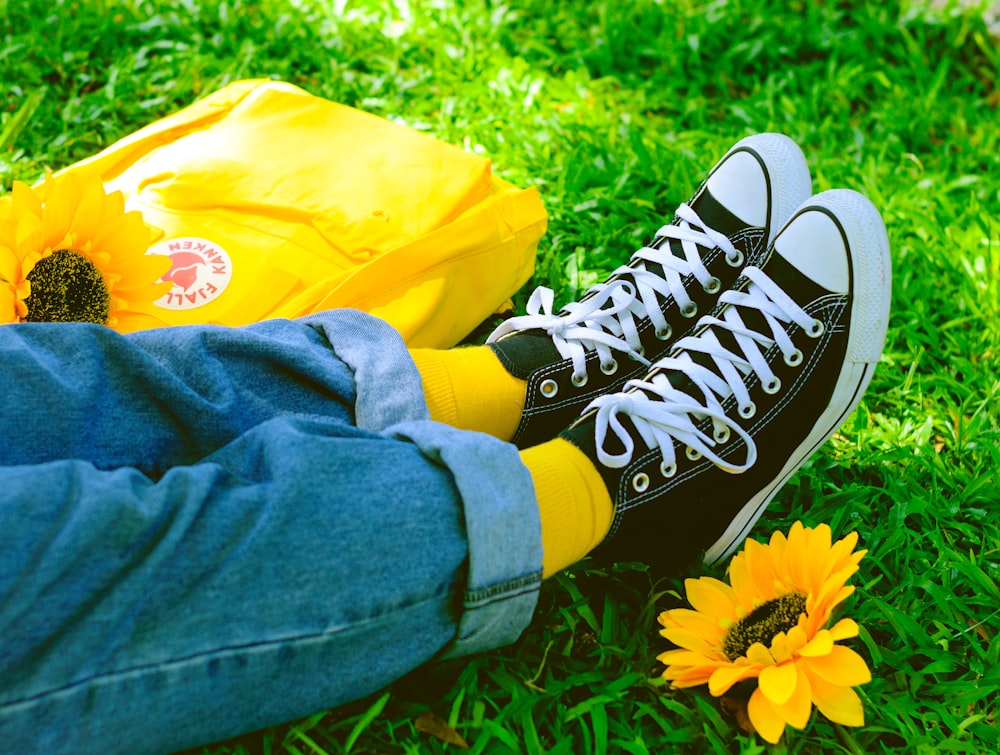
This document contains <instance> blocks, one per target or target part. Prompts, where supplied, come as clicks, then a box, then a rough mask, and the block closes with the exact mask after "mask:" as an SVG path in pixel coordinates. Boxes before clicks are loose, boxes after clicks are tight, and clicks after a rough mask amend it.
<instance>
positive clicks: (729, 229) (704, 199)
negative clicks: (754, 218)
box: [691, 186, 747, 236]
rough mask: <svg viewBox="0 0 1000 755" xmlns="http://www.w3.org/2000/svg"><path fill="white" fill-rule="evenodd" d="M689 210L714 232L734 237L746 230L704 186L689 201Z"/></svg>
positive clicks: (743, 222) (740, 221) (744, 225)
mask: <svg viewBox="0 0 1000 755" xmlns="http://www.w3.org/2000/svg"><path fill="white" fill-rule="evenodd" d="M691 209H692V210H694V211H695V212H696V213H697V214H698V217H700V218H701V219H702V220H703V221H704V222H705V224H706V225H707V226H708V227H709V228H712V229H714V230H716V231H719V232H720V233H722V234H724V235H726V236H735V235H736V234H737V233H739V232H740V231H742V230H744V229H745V228H747V223H746V222H745V221H743V220H740V219H739V218H738V217H736V216H735V215H733V213H731V212H730V211H729V210H727V209H726V208H725V207H724V206H723V205H722V204H720V203H719V201H718V200H717V199H716V198H715V197H714V196H712V192H710V191H709V190H708V187H707V186H706V187H705V188H704V189H702V190H701V191H700V192H699V193H698V194H696V195H695V197H694V199H692V200H691Z"/></svg>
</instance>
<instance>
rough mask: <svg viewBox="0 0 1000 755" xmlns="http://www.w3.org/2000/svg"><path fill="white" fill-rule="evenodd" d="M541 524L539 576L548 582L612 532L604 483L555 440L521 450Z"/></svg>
mask: <svg viewBox="0 0 1000 755" xmlns="http://www.w3.org/2000/svg"><path fill="white" fill-rule="evenodd" d="M521 461H523V462H524V465H525V466H526V467H527V468H528V471H529V472H531V478H532V480H533V481H534V483H535V497H536V498H537V499H538V513H539V516H540V518H541V521H542V576H543V577H551V576H552V575H553V574H555V573H556V572H558V571H560V570H562V569H565V568H566V567H567V566H571V565H572V564H575V563H576V562H577V561H579V560H580V559H581V558H583V557H584V556H586V555H587V554H588V553H590V552H591V551H592V550H594V548H596V547H597V546H598V545H600V543H601V541H602V540H603V539H604V537H605V536H606V535H607V534H608V530H610V529H611V521H612V518H613V516H614V504H613V503H612V502H611V496H609V495H608V490H607V488H606V487H605V485H604V478H602V477H601V473H600V472H598V471H597V468H596V467H595V466H594V465H593V463H592V462H591V461H590V459H588V458H587V456H586V454H584V453H583V451H581V450H580V449H579V448H577V447H576V446H574V445H573V444H572V443H570V442H569V441H568V440H564V439H562V438H556V439H555V440H550V441H548V442H547V443H542V444H541V445H538V446H534V447H532V448H528V449H525V450H524V451H522V452H521Z"/></svg>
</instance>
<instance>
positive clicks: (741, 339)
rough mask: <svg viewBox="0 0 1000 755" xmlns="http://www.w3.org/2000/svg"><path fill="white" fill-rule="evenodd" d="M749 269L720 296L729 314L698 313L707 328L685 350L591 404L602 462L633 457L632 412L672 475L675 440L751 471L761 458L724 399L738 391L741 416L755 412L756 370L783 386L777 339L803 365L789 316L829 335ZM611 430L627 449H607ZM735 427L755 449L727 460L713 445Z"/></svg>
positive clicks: (732, 468) (615, 463) (766, 381)
mask: <svg viewBox="0 0 1000 755" xmlns="http://www.w3.org/2000/svg"><path fill="white" fill-rule="evenodd" d="M743 275H745V276H746V277H747V278H749V279H750V281H751V283H750V285H749V286H748V288H747V290H746V291H745V292H744V291H727V292H726V293H724V294H723V295H722V296H721V297H719V302H720V303H725V304H729V305H731V306H728V307H726V308H725V309H724V310H723V311H722V312H721V313H720V314H721V317H711V316H705V317H702V318H701V320H699V321H698V331H699V334H698V335H696V336H688V337H686V338H682V339H681V340H680V341H678V342H677V344H676V347H675V352H674V353H677V356H669V357H665V358H663V359H661V360H659V361H658V362H656V364H655V365H654V368H655V369H656V371H655V372H654V373H653V374H652V375H651V376H650V377H648V378H647V379H645V380H630V381H629V382H628V383H627V384H626V385H625V389H626V392H625V393H618V394H611V395H605V396H600V397H598V398H597V399H595V400H594V401H592V402H591V403H590V405H589V406H588V407H587V409H588V410H589V409H597V416H596V421H597V434H596V441H597V456H598V459H599V460H600V461H601V463H602V464H605V465H606V466H608V467H613V468H618V467H623V466H625V465H626V464H628V463H629V462H630V461H631V460H632V454H633V452H634V450H635V441H634V440H633V438H632V436H631V435H630V434H629V432H628V431H627V430H626V429H625V427H624V426H623V425H622V423H621V417H622V416H628V417H629V418H630V419H631V422H632V424H633V425H634V426H635V429H636V431H637V432H638V434H639V436H640V437H641V438H642V440H643V441H644V442H645V443H646V445H647V446H648V447H649V448H651V449H653V448H656V449H659V451H660V453H661V454H662V457H663V463H662V465H661V467H660V469H661V471H662V472H663V474H664V475H665V476H668V477H669V476H672V475H673V474H674V472H676V470H677V458H676V454H675V450H674V441H677V442H678V443H679V444H682V445H685V446H687V448H688V454H689V457H690V458H693V459H697V458H698V457H699V455H700V456H704V457H705V458H706V459H708V460H709V461H711V462H712V463H713V464H715V465H716V466H718V467H719V468H721V469H724V470H725V471H727V472H732V473H739V472H744V471H746V470H747V469H749V468H750V467H751V466H753V464H754V462H755V461H756V460H757V447H756V445H755V444H754V442H753V439H752V438H751V437H750V435H749V434H748V433H747V432H746V431H745V430H743V428H742V427H740V426H739V424H737V422H736V421H735V420H734V419H732V418H730V417H728V416H727V415H726V413H725V411H724V409H723V407H722V403H723V402H724V401H725V400H726V399H727V398H729V397H730V396H733V397H735V399H736V407H737V412H738V413H739V414H740V416H742V417H744V418H746V419H749V418H750V417H752V416H753V415H754V413H755V412H756V407H755V406H754V403H753V401H751V399H750V392H749V391H748V390H747V387H746V384H745V382H744V377H745V376H746V375H749V374H750V373H751V372H753V373H754V374H756V376H757V378H758V379H759V380H760V381H761V384H762V385H763V386H765V390H766V391H768V392H770V393H776V392H777V391H778V390H779V389H780V388H781V383H780V381H779V380H778V377H777V376H776V375H775V374H774V372H773V371H772V370H771V367H770V365H769V364H768V363H767V360H766V359H765V357H764V354H765V352H766V351H767V350H768V349H770V348H771V347H772V346H774V345H777V347H778V349H779V350H780V351H781V354H782V357H783V358H784V359H785V362H786V363H787V364H789V365H796V364H799V363H801V361H802V352H801V351H799V350H798V349H797V348H796V347H795V345H794V344H793V343H792V339H791V337H790V336H789V335H788V332H787V331H786V330H785V327H784V326H785V324H788V323H795V324H797V325H799V326H800V327H802V328H803V329H804V330H805V331H806V332H807V333H808V334H809V335H810V336H812V337H818V336H819V335H821V334H822V332H823V326H822V323H821V322H820V321H819V320H816V319H814V318H812V317H810V316H809V315H808V314H807V313H806V312H805V311H804V310H803V309H802V308H801V307H800V306H799V305H798V304H796V303H795V302H794V301H793V300H792V298H791V297H790V296H788V294H786V293H785V292H784V291H782V290H781V288H780V287H779V286H778V284H776V283H775V282H774V281H772V280H771V279H770V278H769V277H768V276H767V275H766V274H765V273H764V272H763V271H762V270H760V269H759V268H756V267H747V268H744V270H743ZM741 308H742V309H753V310H756V311H758V312H759V313H760V314H761V315H763V317H764V320H765V322H766V323H767V325H768V327H769V328H770V330H771V335H765V334H764V333H760V332H756V331H754V330H752V329H750V328H748V327H747V326H746V324H745V323H744V321H743V318H742V317H741V315H740V309H741ZM705 326H710V327H705ZM716 329H718V330H726V331H728V332H729V333H731V334H732V336H733V338H734V339H735V341H736V344H737V345H738V346H739V350H740V351H741V352H742V354H737V353H735V352H733V351H730V350H729V349H727V348H725V347H724V346H723V345H722V343H721V342H720V341H719V338H718V336H717V335H716V332H715V330H716ZM691 353H701V354H705V355H707V356H709V357H710V358H711V361H712V363H713V364H714V365H715V369H714V370H713V369H709V368H708V367H706V366H705V365H702V364H698V363H697V362H695V361H694V360H693V359H692V358H691V356H690V354H691ZM667 371H673V372H675V373H676V372H680V373H683V374H684V375H685V376H686V377H687V378H688V380H690V381H691V384H692V385H693V386H694V387H695V388H697V389H698V391H699V392H700V393H701V395H700V396H698V397H695V396H691V395H689V394H688V393H685V392H683V391H681V390H678V389H677V388H674V387H673V386H672V385H671V384H670V381H669V380H668V379H667V375H666V374H664V373H665V372H667ZM706 418H711V420H712V434H711V435H709V434H707V433H706V432H704V431H703V430H700V429H699V428H698V423H700V422H703V421H704V420H705V419H706ZM609 431H610V432H611V433H612V434H613V435H614V436H615V437H616V438H617V439H618V440H619V441H620V443H621V445H622V446H623V447H624V451H622V452H621V453H619V454H610V453H608V452H607V451H606V450H605V449H604V445H605V440H606V439H607V436H608V432H609ZM731 433H735V434H736V435H737V436H738V437H739V438H741V439H742V440H743V442H744V443H746V446H747V456H746V460H745V461H744V462H743V463H742V464H735V463H733V462H730V461H727V460H725V459H723V458H722V457H721V456H719V455H718V454H717V453H716V452H715V451H714V450H713V449H715V448H716V447H717V446H718V445H721V444H723V443H726V442H727V441H728V440H729V438H730V434H731Z"/></svg>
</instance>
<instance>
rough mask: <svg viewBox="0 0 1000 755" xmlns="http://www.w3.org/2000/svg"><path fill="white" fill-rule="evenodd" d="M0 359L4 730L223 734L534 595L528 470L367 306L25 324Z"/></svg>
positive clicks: (108, 740)
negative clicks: (454, 414)
mask: <svg viewBox="0 0 1000 755" xmlns="http://www.w3.org/2000/svg"><path fill="white" fill-rule="evenodd" d="M0 364H2V365H3V372H2V378H0V380H2V387H0V428H2V433H3V437H4V442H3V443H0V465H2V466H0V752H12V753H13V752H16V753H32V752H44V753H59V752H69V753H88V752H94V753H116V752H122V753H145V752H169V751H172V750H176V749H180V748H183V747H188V746H192V745H195V744H198V743H202V742H209V741H213V740H217V739H221V738H225V737H229V736H233V735H235V734H238V733H241V732H245V731H250V730H253V729H257V728H260V727H262V726H266V725H269V724H274V723H278V722H281V721H287V720H291V719H293V718H297V717H300V716H304V715H307V714H309V713H311V712H315V711H319V710H323V709H326V708H331V707H335V706H337V705H339V704H342V703H345V702H348V701H350V700H353V699H357V698H358V697H361V696H364V695H365V694H368V693H370V692H373V691H376V690H378V689H379V688H380V687H382V686H384V685H386V684H388V683H389V682H391V681H393V680H395V679H396V678H398V677H400V676H401V675H403V674H405V673H406V672H408V671H410V670H411V669H413V668H415V667H417V666H419V665H420V664H422V663H424V662H426V661H428V660H431V659H432V658H435V657H443V656H454V655H460V654H463V653H469V652H475V651H478V650H482V649H486V648H489V647H496V646H499V645H502V644H505V643H508V642H511V641H512V640H514V639H515V638H516V637H517V636H518V634H519V633H520V632H521V631H522V630H523V628H524V626H525V625H526V623H527V621H528V618H529V617H530V615H531V612H532V610H533V608H534V603H535V598H536V595H537V588H538V584H539V581H540V569H541V538H540V531H539V523H538V513H537V505H536V503H535V500H534V492H533V488H532V484H531V479H530V475H529V474H528V472H527V470H526V469H525V468H524V467H523V465H521V463H520V460H519V457H518V454H517V451H516V449H514V447H513V446H510V445H508V444H505V443H501V442H500V441H497V440H495V439H493V438H490V437H488V436H485V435H481V434H478V433H468V432H462V431H458V430H455V429H453V428H448V427H445V426H443V425H439V424H437V423H433V422H430V421H429V420H428V419H427V416H428V415H427V409H426V406H425V405H424V402H423V396H422V392H421V388H420V377H419V374H418V373H417V371H416V369H415V367H414V366H413V363H412V361H411V360H410V359H409V358H408V356H407V354H406V350H405V346H404V344H403V343H402V341H401V339H400V338H399V337H398V335H396V334H395V333H394V332H393V331H392V330H391V329H390V328H389V327H388V326H387V325H385V324H384V323H382V322H381V321H379V320H376V319H374V318H371V317H369V316H367V315H364V314H361V313H357V312H349V311H340V312H330V313H323V314H319V315H314V316H311V317H309V318H307V319H304V320H300V321H295V322H289V321H268V322H264V323H260V324H257V325H253V326H249V327H246V328H239V329H226V328H217V327H211V326H195V327H190V328H173V329H164V330H157V331H147V332H144V333H140V334H134V335H132V336H127V337H122V336H118V335H116V334H114V333H112V332H111V331H109V330H107V329H104V328H99V327H94V326H88V325H75V324H74V325H68V324H67V325H44V324H38V325H35V324H25V325H12V326H4V327H2V328H0Z"/></svg>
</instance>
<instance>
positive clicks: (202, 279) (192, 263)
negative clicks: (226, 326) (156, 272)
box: [148, 237, 233, 310]
mask: <svg viewBox="0 0 1000 755" xmlns="http://www.w3.org/2000/svg"><path fill="white" fill-rule="evenodd" d="M148 254H162V255H165V256H167V257H169V258H170V263H171V264H170V269H169V270H168V271H167V272H166V273H164V275H163V277H162V278H161V280H164V281H169V282H170V283H173V284H174V285H173V288H171V289H170V291H168V292H167V293H166V295H164V296H162V297H161V298H159V299H158V300H157V301H155V302H154V304H156V306H158V307H162V308H163V309H173V310H183V309H195V308H196V307H201V306H204V305H205V304H208V303H209V302H211V301H214V300H215V299H217V298H219V296H220V295H221V294H222V292H223V291H225V289H226V286H228V285H229V281H230V279H231V278H232V276H233V267H232V261H231V260H230V258H229V255H228V254H227V253H226V251H225V250H224V249H222V247H220V246H219V245H218V244H213V243H212V242H211V241H207V240H206V239H200V238H195V237H183V238H176V239H170V240H169V241H161V242H160V243H159V244H156V245H154V246H153V247H151V248H150V250H149V252H148Z"/></svg>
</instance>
